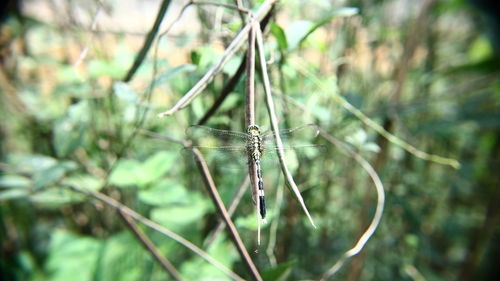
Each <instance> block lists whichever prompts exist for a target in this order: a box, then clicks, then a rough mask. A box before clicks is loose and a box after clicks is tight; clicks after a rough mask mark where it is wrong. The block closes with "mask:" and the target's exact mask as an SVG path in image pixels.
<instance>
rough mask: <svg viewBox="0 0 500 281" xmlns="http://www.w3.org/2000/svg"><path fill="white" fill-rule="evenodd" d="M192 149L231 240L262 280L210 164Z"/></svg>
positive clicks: (245, 261) (243, 258)
mask: <svg viewBox="0 0 500 281" xmlns="http://www.w3.org/2000/svg"><path fill="white" fill-rule="evenodd" d="M192 151H193V153H194V155H195V157H196V163H197V164H198V167H199V169H200V172H201V174H202V176H203V181H204V182H205V186H206V188H207V191H208V193H209V195H210V198H211V199H212V201H213V203H214V205H215V206H216V207H217V211H218V212H219V215H220V216H221V217H222V219H223V220H224V222H225V223H226V226H227V227H226V229H227V231H228V233H229V236H230V237H231V240H232V241H233V243H234V245H235V246H236V249H237V250H238V253H239V254H240V256H241V258H242V260H243V262H244V263H245V265H246V267H247V269H248V270H249V272H250V274H251V275H252V277H253V279H254V280H257V281H262V277H261V276H260V273H259V271H258V270H257V267H256V266H255V264H254V263H253V261H252V259H251V258H250V255H249V254H248V251H247V249H246V248H245V245H244V244H243V241H242V240H241V237H240V235H239V233H238V230H237V229H236V226H235V225H234V223H233V221H232V220H231V217H230V215H229V214H228V212H227V210H226V207H225V206H224V203H223V202H222V199H221V198H220V195H219V192H218V191H217V187H216V186H215V182H214V180H213V178H212V175H211V174H210V171H209V170H208V166H207V163H206V162H205V159H204V158H203V155H202V154H201V152H200V151H199V150H198V149H197V148H193V149H192Z"/></svg>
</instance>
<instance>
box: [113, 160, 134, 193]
mask: <svg viewBox="0 0 500 281" xmlns="http://www.w3.org/2000/svg"><path fill="white" fill-rule="evenodd" d="M139 170H140V164H139V162H138V161H136V160H132V159H121V160H119V161H118V164H117V165H116V167H115V168H114V169H113V171H112V172H111V175H110V177H109V182H110V183H111V184H114V185H117V186H119V187H126V186H132V185H136V184H137V177H138V176H137V174H138V173H139Z"/></svg>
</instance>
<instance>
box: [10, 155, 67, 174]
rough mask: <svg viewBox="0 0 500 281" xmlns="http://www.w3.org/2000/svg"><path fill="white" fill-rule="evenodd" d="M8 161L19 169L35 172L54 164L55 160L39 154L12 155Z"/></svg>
mask: <svg viewBox="0 0 500 281" xmlns="http://www.w3.org/2000/svg"><path fill="white" fill-rule="evenodd" d="M9 163H10V164H11V165H13V166H15V167H17V168H18V169H19V170H21V171H26V172H36V171H40V170H44V169H47V168H49V167H51V166H53V165H55V164H56V163H57V160H56V159H54V158H52V157H49V156H46V155H41V154H31V155H14V156H13V157H12V160H11V161H9Z"/></svg>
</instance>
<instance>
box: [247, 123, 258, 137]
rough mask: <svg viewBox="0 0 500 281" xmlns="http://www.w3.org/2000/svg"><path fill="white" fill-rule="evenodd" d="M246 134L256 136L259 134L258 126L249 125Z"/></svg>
mask: <svg viewBox="0 0 500 281" xmlns="http://www.w3.org/2000/svg"><path fill="white" fill-rule="evenodd" d="M247 133H248V134H250V135H258V134H260V128H259V126H257V125H255V124H254V125H250V126H248V128H247Z"/></svg>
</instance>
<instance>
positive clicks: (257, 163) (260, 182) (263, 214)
mask: <svg viewBox="0 0 500 281" xmlns="http://www.w3.org/2000/svg"><path fill="white" fill-rule="evenodd" d="M255 167H256V168H257V185H258V187H259V191H258V195H259V207H260V209H259V212H260V216H261V217H262V219H265V218H266V199H265V196H264V181H263V180H262V170H261V167H260V160H259V159H255Z"/></svg>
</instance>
